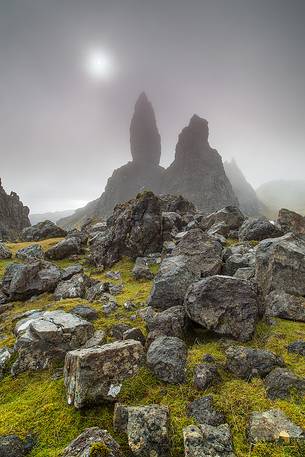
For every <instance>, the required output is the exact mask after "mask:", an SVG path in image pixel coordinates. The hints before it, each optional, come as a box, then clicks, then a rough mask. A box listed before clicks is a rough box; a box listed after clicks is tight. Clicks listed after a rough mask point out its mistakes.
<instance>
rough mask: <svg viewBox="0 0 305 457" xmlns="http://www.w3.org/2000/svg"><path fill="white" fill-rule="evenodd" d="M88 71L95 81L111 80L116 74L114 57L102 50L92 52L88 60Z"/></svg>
mask: <svg viewBox="0 0 305 457" xmlns="http://www.w3.org/2000/svg"><path fill="white" fill-rule="evenodd" d="M86 71H87V73H88V74H89V76H91V77H92V78H93V79H97V80H107V79H110V78H111V76H113V73H114V61H113V58H112V56H111V55H110V54H108V53H107V52H106V51H103V50H100V49H92V50H90V51H89V52H88V55H87V58H86Z"/></svg>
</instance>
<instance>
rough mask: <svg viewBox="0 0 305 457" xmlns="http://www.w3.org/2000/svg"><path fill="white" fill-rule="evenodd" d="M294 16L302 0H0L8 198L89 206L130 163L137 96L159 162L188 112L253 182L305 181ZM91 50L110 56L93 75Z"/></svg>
mask: <svg viewBox="0 0 305 457" xmlns="http://www.w3.org/2000/svg"><path fill="white" fill-rule="evenodd" d="M304 22H305V2H304V0H290V1H289V2H288V1H287V0H188V1H185V0H183V1H182V0H153V1H152V0H109V1H105V0H86V1H84V0H0V176H1V177H2V181H3V184H4V186H5V188H6V190H7V191H10V190H14V191H16V192H17V193H18V194H19V195H20V197H21V199H22V201H23V202H24V203H25V204H27V205H29V206H30V209H31V212H33V213H35V212H45V211H55V210H63V209H71V208H77V207H80V206H82V205H83V204H84V203H86V202H87V201H90V200H92V199H95V198H97V197H98V196H99V195H100V194H101V193H102V191H103V189H104V187H105V185H106V182H107V179H108V177H109V176H111V174H112V172H113V170H114V169H115V168H118V167H119V166H121V165H123V164H124V163H126V162H127V161H128V160H130V159H131V156H130V150H129V124H130V120H131V116H132V113H133V109H134V104H135V101H136V99H137V97H138V95H139V94H140V92H142V91H143V90H144V91H145V92H146V93H147V95H148V97H149V99H150V100H151V102H152V104H153V106H154V109H155V113H156V119H157V124H158V127H159V131H160V134H161V139H162V157H161V164H162V165H163V166H168V165H169V164H170V163H171V162H172V161H173V159H174V154H175V145H176V143H177V137H178V134H179V132H180V131H181V130H182V128H183V127H184V126H185V125H187V124H188V122H189V119H190V117H191V116H192V115H193V114H194V113H197V114H198V115H200V116H202V117H204V118H206V119H207V120H208V121H209V127H210V144H211V146H212V147H215V148H216V149H217V150H218V151H219V153H220V154H221V155H222V157H223V159H224V160H228V159H231V158H232V157H234V158H235V159H236V161H237V163H238V165H239V166H240V168H241V169H242V170H243V172H244V174H245V176H246V178H247V179H248V180H249V182H250V183H251V184H252V185H253V186H254V187H255V188H256V187H258V186H259V185H260V184H262V183H264V182H267V181H270V180H273V179H303V178H304V170H305V84H304V74H305V27H304ZM94 53H95V54H94ZM96 53H101V54H102V56H106V57H107V59H108V60H107V62H106V64H108V67H109V68H108V70H109V71H108V73H107V75H104V76H103V77H96V76H97V75H96V74H94V63H96V62H94V61H93V62H92V61H91V64H90V59H91V57H92V54H93V55H96ZM91 60H92V59H91ZM93 60H94V57H93ZM88 62H89V63H88ZM106 66H107V65H106Z"/></svg>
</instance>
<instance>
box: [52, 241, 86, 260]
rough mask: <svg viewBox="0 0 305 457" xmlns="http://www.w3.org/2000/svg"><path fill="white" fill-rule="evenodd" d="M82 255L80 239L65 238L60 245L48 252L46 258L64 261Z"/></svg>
mask: <svg viewBox="0 0 305 457" xmlns="http://www.w3.org/2000/svg"><path fill="white" fill-rule="evenodd" d="M80 253H81V243H80V241H79V239H78V238H76V237H73V238H72V237H71V238H64V239H63V240H62V241H60V242H59V243H57V244H55V246H52V247H51V248H50V249H48V250H47V251H46V254H45V255H46V257H47V258H48V259H50V260H62V259H66V258H67V257H71V256H73V255H77V254H80Z"/></svg>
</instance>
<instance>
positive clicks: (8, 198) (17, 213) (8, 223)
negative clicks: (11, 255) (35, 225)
mask: <svg viewBox="0 0 305 457" xmlns="http://www.w3.org/2000/svg"><path fill="white" fill-rule="evenodd" d="M29 212H30V210H29V208H28V207H27V206H24V205H23V203H22V202H21V201H20V199H19V197H18V195H17V194H16V193H15V192H11V193H10V194H9V195H8V194H7V193H6V192H5V190H4V189H3V187H2V183H1V178H0V241H1V240H15V239H17V238H18V237H19V235H20V233H21V232H22V230H23V229H24V228H25V227H29V226H30V225H31V223H30V219H29Z"/></svg>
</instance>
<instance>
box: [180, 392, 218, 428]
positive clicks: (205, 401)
mask: <svg viewBox="0 0 305 457" xmlns="http://www.w3.org/2000/svg"><path fill="white" fill-rule="evenodd" d="M187 415H188V416H191V417H193V418H194V419H196V421H197V423H199V424H208V425H214V426H216V425H220V424H223V423H224V422H225V416H224V414H223V413H222V412H220V411H218V410H217V409H215V407H214V403H213V397H212V395H207V396H205V397H201V398H198V399H197V400H194V401H192V402H191V403H190V404H189V405H188V407H187Z"/></svg>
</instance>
